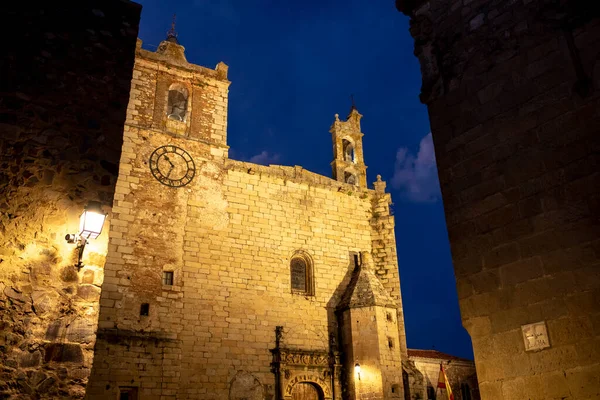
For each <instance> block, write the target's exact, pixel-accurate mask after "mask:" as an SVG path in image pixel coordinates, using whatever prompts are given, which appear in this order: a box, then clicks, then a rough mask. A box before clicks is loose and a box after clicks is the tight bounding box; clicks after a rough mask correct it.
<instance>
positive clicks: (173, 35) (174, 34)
mask: <svg viewBox="0 0 600 400" xmlns="http://www.w3.org/2000/svg"><path fill="white" fill-rule="evenodd" d="M175 17H176V15H175V14H173V21H171V29H169V31H168V32H167V40H168V41H169V42H175V43H177V44H179V41H178V40H177V32H176V31H175Z"/></svg>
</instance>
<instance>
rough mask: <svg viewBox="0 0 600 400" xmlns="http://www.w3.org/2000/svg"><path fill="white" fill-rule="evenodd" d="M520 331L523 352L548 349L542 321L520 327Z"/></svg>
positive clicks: (548, 341)
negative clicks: (521, 333)
mask: <svg viewBox="0 0 600 400" xmlns="http://www.w3.org/2000/svg"><path fill="white" fill-rule="evenodd" d="M521 330H522V331H523V342H524V343H525V351H533V350H542V349H545V348H548V347H550V340H548V331H547V329H546V323H545V322H544V321H542V322H535V323H533V324H528V325H522V326H521Z"/></svg>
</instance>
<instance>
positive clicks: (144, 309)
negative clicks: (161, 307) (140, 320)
mask: <svg viewBox="0 0 600 400" xmlns="http://www.w3.org/2000/svg"><path fill="white" fill-rule="evenodd" d="M140 315H141V316H143V317H147V316H148V315H150V304H148V303H142V305H141V306H140Z"/></svg>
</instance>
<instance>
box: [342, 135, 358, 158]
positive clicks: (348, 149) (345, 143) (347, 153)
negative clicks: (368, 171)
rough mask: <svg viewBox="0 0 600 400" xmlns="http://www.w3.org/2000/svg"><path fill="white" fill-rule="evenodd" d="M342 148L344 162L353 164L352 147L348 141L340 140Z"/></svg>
mask: <svg viewBox="0 0 600 400" xmlns="http://www.w3.org/2000/svg"><path fill="white" fill-rule="evenodd" d="M342 147H343V148H344V161H349V162H352V163H353V162H355V161H354V160H355V158H354V145H353V144H352V142H351V141H349V140H346V139H344V140H342Z"/></svg>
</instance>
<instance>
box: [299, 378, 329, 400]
mask: <svg viewBox="0 0 600 400" xmlns="http://www.w3.org/2000/svg"><path fill="white" fill-rule="evenodd" d="M292 400H323V391H322V390H321V388H320V387H319V386H318V385H315V384H314V383H310V382H299V383H297V384H295V385H294V389H293V390H292Z"/></svg>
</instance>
